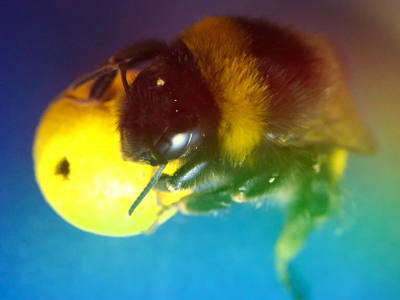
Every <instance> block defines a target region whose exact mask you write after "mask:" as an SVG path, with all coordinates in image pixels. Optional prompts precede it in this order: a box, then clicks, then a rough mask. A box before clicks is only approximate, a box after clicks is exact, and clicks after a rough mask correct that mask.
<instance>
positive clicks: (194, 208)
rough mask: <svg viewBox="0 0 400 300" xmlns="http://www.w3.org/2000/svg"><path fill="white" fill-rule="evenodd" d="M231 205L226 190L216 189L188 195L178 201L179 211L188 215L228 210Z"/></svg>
mask: <svg viewBox="0 0 400 300" xmlns="http://www.w3.org/2000/svg"><path fill="white" fill-rule="evenodd" d="M232 203H233V199H232V196H231V194H230V193H229V192H228V188H216V189H211V190H206V191H202V192H195V193H193V194H190V195H188V196H186V197H184V198H182V199H181V201H180V210H181V211H182V212H183V213H185V214H188V215H199V214H208V213H212V212H217V211H220V210H224V209H227V208H229V207H230V206H231V205H232Z"/></svg>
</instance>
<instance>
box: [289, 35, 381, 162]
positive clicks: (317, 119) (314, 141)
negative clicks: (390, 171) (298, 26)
mask: <svg viewBox="0 0 400 300" xmlns="http://www.w3.org/2000/svg"><path fill="white" fill-rule="evenodd" d="M307 40H308V43H309V44H310V45H311V46H313V47H314V49H315V50H316V54H317V56H318V57H319V58H320V59H321V61H323V62H324V64H323V68H322V70H321V76H322V77H323V78H325V80H326V83H327V84H326V88H325V89H324V91H323V92H322V94H321V99H320V101H318V103H319V104H318V109H317V110H316V112H315V113H314V114H313V116H312V117H310V118H308V120H307V121H306V122H304V123H303V124H302V125H301V127H302V128H301V130H300V132H298V134H297V135H296V134H295V137H294V138H293V139H291V141H289V140H288V141H287V142H289V143H294V144H302V145H303V146H307V145H309V146H311V145H318V144H321V145H330V146H338V147H341V148H345V149H348V150H350V151H354V152H358V153H365V154H367V153H371V152H373V151H374V149H375V144H374V142H373V140H372V139H371V136H370V134H369V132H368V131H367V130H366V129H365V127H364V126H363V124H362V122H361V121H360V119H359V118H358V116H357V113H356V109H355V107H354V105H353V103H352V99H351V97H350V95H349V93H348V89H347V86H346V83H345V79H344V75H343V73H342V66H341V65H342V64H341V61H342V59H341V57H339V55H338V53H337V51H336V50H335V49H334V47H333V46H332V45H331V44H330V43H329V41H327V40H326V39H324V38H321V37H319V36H311V37H307Z"/></svg>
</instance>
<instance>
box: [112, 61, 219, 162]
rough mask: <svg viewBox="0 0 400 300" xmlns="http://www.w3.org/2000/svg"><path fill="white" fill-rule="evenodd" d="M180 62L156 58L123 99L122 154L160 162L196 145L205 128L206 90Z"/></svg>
mask: <svg viewBox="0 0 400 300" xmlns="http://www.w3.org/2000/svg"><path fill="white" fill-rule="evenodd" d="M197 77H198V75H197V73H196V72H194V71H193V70H191V69H189V70H188V69H187V68H185V67H184V66H182V65H173V64H171V63H166V62H159V63H158V64H155V65H152V66H150V67H148V68H147V69H145V70H143V71H142V72H141V73H140V74H139V75H138V77H137V78H136V79H135V81H134V83H133V84H132V85H131V86H130V90H129V97H128V96H127V97H125V99H124V101H123V104H122V107H121V111H120V121H119V128H120V132H121V149H122V153H123V157H124V158H125V159H128V160H133V161H139V162H145V163H149V164H150V165H152V166H157V165H164V164H167V162H168V161H170V160H174V159H179V158H182V157H185V156H187V155H188V154H189V153H191V152H192V150H193V149H195V148H196V149H197V148H198V146H199V145H200V144H201V141H202V140H203V139H204V137H205V136H206V134H207V132H208V127H209V119H210V118H211V119H216V116H212V113H211V115H208V116H207V115H206V114H205V113H203V112H204V111H213V109H211V110H210V109H209V108H208V109H207V110H205V109H204V107H205V106H207V107H209V103H210V100H211V99H210V97H211V93H210V92H209V91H208V89H207V88H205V87H204V86H202V80H201V78H197Z"/></svg>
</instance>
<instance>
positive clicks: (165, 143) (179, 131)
mask: <svg viewBox="0 0 400 300" xmlns="http://www.w3.org/2000/svg"><path fill="white" fill-rule="evenodd" d="M193 131H194V124H193V120H192V118H191V117H190V116H186V115H178V116H177V117H176V119H175V120H174V121H173V122H172V123H171V124H170V125H169V126H168V128H167V130H166V131H165V132H164V134H163V135H162V136H161V137H160V138H159V140H158V141H157V142H156V143H155V145H154V147H155V148H156V149H157V151H158V152H159V153H160V154H161V155H162V156H163V157H164V158H165V159H167V160H170V159H174V158H178V157H179V156H181V155H182V154H183V153H184V152H185V150H186V148H187V147H188V146H189V144H190V142H191V140H192V136H193Z"/></svg>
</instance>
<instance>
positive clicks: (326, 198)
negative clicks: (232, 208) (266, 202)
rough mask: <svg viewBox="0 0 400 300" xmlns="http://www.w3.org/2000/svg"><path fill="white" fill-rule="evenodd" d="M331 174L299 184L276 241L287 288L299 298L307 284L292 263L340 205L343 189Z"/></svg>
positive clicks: (277, 263) (280, 272) (278, 266)
mask: <svg viewBox="0 0 400 300" xmlns="http://www.w3.org/2000/svg"><path fill="white" fill-rule="evenodd" d="M329 177H330V176H325V177H321V176H315V177H312V178H309V179H308V180H307V181H306V182H303V185H302V186H301V187H300V188H299V190H298V193H297V197H296V199H295V201H294V202H293V203H292V205H291V207H289V211H288V215H287V218H286V221H285V223H284V226H283V229H282V231H281V233H280V236H279V238H278V241H277V243H276V245H275V267H276V270H277V273H278V276H279V278H280V280H281V282H282V283H283V285H284V286H285V288H286V289H287V291H288V292H289V293H290V294H291V295H292V297H293V298H294V299H296V300H300V299H304V298H303V297H302V296H301V295H303V294H305V292H306V291H304V286H302V285H299V284H298V283H299V282H296V280H293V278H291V276H290V273H289V264H290V262H291V261H292V260H293V258H294V257H295V256H296V255H297V254H298V253H299V251H300V250H301V249H302V247H303V245H304V243H305V241H306V239H307V237H308V235H309V233H310V232H311V231H312V230H313V229H314V228H315V227H317V226H318V225H319V224H321V223H323V221H325V220H326V219H327V218H328V216H329V215H330V214H331V213H332V212H333V211H335V210H337V209H338V206H339V203H340V191H339V188H338V185H337V181H336V180H332V178H329Z"/></svg>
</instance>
